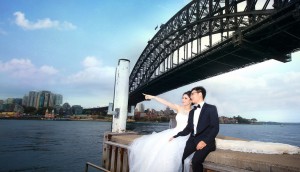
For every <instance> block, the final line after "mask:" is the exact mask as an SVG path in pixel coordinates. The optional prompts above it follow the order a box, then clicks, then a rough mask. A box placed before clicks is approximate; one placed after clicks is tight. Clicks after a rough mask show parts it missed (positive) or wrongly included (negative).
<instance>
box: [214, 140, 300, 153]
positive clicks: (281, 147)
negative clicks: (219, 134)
mask: <svg viewBox="0 0 300 172" xmlns="http://www.w3.org/2000/svg"><path fill="white" fill-rule="evenodd" d="M216 146H217V148H218V149H223V150H232V151H239V152H248V153H260V154H299V153H300V148H299V147H298V146H293V145H289V144H284V143H273V142H260V141H243V140H224V139H218V138H216Z"/></svg>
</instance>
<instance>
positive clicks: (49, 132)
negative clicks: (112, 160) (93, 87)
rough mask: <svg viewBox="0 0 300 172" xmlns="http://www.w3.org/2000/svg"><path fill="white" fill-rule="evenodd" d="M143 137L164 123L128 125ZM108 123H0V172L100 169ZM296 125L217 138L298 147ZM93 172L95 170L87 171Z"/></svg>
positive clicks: (239, 130) (234, 130) (224, 130)
mask: <svg viewBox="0 0 300 172" xmlns="http://www.w3.org/2000/svg"><path fill="white" fill-rule="evenodd" d="M127 126H128V129H129V130H133V131H137V132H141V133H143V134H148V133H151V132H152V131H155V132H159V131H162V130H165V129H167V128H168V123H128V125H127ZM110 129H111V123H110V122H96V121H42V120H37V121H35V120H28V121H27V120H0V171H1V172H4V171H5V172H6V171H11V172H16V171H18V172H29V171H51V172H56V171H63V172H64V171H66V172H68V171H72V172H76V171H78V172H79V171H80V172H81V171H84V167H85V163H86V162H87V161H89V162H92V163H94V164H97V165H100V163H101V155H102V139H103V134H104V132H105V131H109V130H110ZM298 131H300V125H299V124H293V125H236V124H222V125H221V126H220V134H221V135H226V136H232V137H239V138H243V139H249V140H259V141H270V142H280V143H287V144H292V145H297V146H300V133H299V132H298ZM90 171H96V170H90Z"/></svg>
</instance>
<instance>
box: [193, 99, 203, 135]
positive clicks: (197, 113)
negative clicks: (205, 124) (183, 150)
mask: <svg viewBox="0 0 300 172" xmlns="http://www.w3.org/2000/svg"><path fill="white" fill-rule="evenodd" d="M199 105H200V108H197V109H195V111H194V121H193V123H194V135H195V134H196V133H197V125H198V120H199V118H200V113H201V110H202V107H203V105H204V102H201V103H200V104H199ZM195 106H198V104H196V105H195Z"/></svg>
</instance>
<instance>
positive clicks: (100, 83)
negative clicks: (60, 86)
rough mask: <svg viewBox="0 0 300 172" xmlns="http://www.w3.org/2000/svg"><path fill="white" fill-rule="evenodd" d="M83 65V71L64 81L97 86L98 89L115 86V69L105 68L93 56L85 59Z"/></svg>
mask: <svg viewBox="0 0 300 172" xmlns="http://www.w3.org/2000/svg"><path fill="white" fill-rule="evenodd" d="M82 64H83V67H84V68H83V70H81V71H79V72H77V73H75V74H73V75H70V76H68V77H67V78H66V80H65V81H64V82H65V83H76V84H79V85H87V86H88V87H93V86H96V87H98V88H100V87H109V88H111V87H112V86H113V82H114V75H115V67H110V66H103V65H102V63H101V61H100V60H99V59H97V58H96V57H93V56H87V57H85V59H84V60H83V62H82Z"/></svg>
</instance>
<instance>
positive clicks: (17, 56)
mask: <svg viewBox="0 0 300 172" xmlns="http://www.w3.org/2000/svg"><path fill="white" fill-rule="evenodd" d="M188 2H190V1H187V0H175V1H174V0H166V1H159V0H154V1H138V0H128V1H126V2H124V1H118V2H116V1H93V0H92V1H89V2H88V3H87V2H86V1H83V0H79V1H76V3H74V2H71V1H70V2H69V1H58V0H53V1H37V0H28V1H17V0H11V1H1V2H0V10H1V11H2V15H1V16H0V21H1V22H0V48H1V52H0V80H1V84H0V90H1V91H0V99H6V98H9V97H20V96H21V97H22V96H23V95H24V93H26V92H28V91H30V90H51V91H53V92H55V93H59V94H62V95H64V102H68V103H69V104H73V105H81V106H83V107H84V108H92V107H103V106H108V103H110V102H112V101H113V90H114V88H113V87H114V75H115V68H116V66H117V63H118V59H121V58H126V59H129V60H130V67H131V69H132V68H133V66H134V64H135V63H136V61H137V59H138V57H139V56H140V54H141V53H142V51H143V49H144V48H145V47H146V45H147V42H148V41H149V40H150V39H151V38H152V37H153V36H154V35H155V33H156V32H157V31H158V30H157V29H155V28H156V27H157V26H160V25H161V24H163V23H166V22H167V21H168V20H169V19H170V18H171V17H172V16H173V15H174V14H176V13H177V12H178V11H179V10H180V9H181V8H183V7H184V6H185V5H186V4H187V3H188ZM57 4H60V5H57ZM116 11H118V12H116ZM299 65H300V53H299V52H295V53H292V61H291V62H288V63H281V62H278V61H275V60H270V61H266V62H263V63H260V64H256V65H252V66H249V67H246V68H243V69H239V70H236V71H232V72H229V73H226V74H222V75H219V76H216V77H213V78H209V79H206V80H203V81H199V82H196V83H193V84H189V85H187V86H184V87H181V88H178V89H175V90H172V91H169V92H166V93H164V94H162V95H159V96H161V97H163V98H165V99H167V100H172V101H174V102H173V103H176V104H180V97H181V94H182V93H183V92H185V91H187V90H190V89H191V88H193V87H194V86H197V85H203V86H204V87H205V88H206V89H207V91H208V95H207V99H206V101H207V102H208V103H211V104H215V105H216V106H217V107H218V111H219V115H220V116H221V115H223V114H225V115H226V114H233V115H234V114H240V115H242V116H243V117H245V118H248V117H253V118H257V119H261V120H264V121H275V122H300V114H299V113H300V103H299V101H298V100H299V99H300V90H299V88H300V68H299ZM144 105H145V108H154V109H164V108H165V106H162V105H160V104H159V103H157V102H154V101H150V102H149V101H146V102H144Z"/></svg>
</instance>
